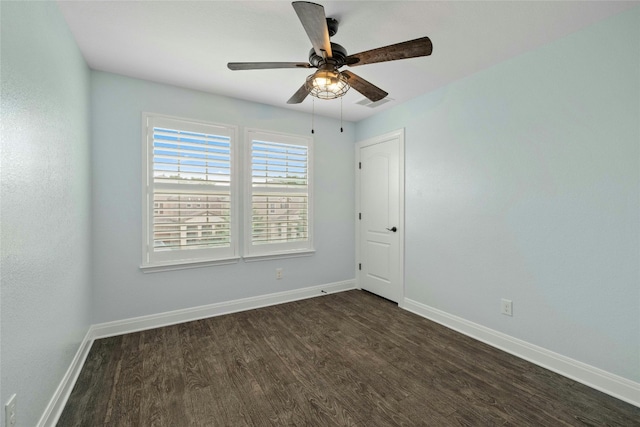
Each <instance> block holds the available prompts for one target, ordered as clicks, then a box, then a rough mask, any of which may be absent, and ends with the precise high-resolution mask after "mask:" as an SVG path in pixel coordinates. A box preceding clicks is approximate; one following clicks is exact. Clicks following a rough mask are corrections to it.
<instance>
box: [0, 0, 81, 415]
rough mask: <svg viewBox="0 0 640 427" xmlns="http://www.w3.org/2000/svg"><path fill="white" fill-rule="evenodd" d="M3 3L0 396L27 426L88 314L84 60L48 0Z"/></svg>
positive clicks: (65, 365)
mask: <svg viewBox="0 0 640 427" xmlns="http://www.w3.org/2000/svg"><path fill="white" fill-rule="evenodd" d="M1 8H2V10H1V15H2V18H1V19H2V51H1V55H2V131H1V134H2V144H1V147H2V163H1V166H2V169H1V173H2V188H1V194H0V196H1V199H0V202H1V219H2V228H1V242H2V248H1V254H2V269H1V275H2V276H1V280H2V289H1V298H2V301H1V308H2V310H1V323H2V326H1V328H2V329H1V333H2V338H1V339H2V350H1V351H2V353H1V358H2V390H1V398H0V402H2V406H4V403H5V402H6V401H7V399H8V398H9V397H10V395H11V394H13V393H17V394H18V425H21V426H33V425H35V424H36V423H37V421H38V419H39V418H40V416H41V415H42V413H43V411H44V409H45V407H46V405H47V403H48V401H49V400H50V399H51V397H52V396H53V394H54V392H55V389H56V387H57V386H58V384H59V383H60V380H61V379H62V377H63V375H64V373H65V371H66V370H67V368H68V367H69V365H70V363H71V360H72V358H73V356H74V355H75V352H76V350H77V349H78V345H79V343H80V341H81V340H82V338H83V336H84V335H85V333H86V332H87V329H88V327H89V323H90V322H89V317H90V316H89V310H90V304H91V288H90V285H89V280H90V271H89V261H90V249H91V248H90V243H89V232H90V226H89V220H90V206H91V205H90V193H89V189H90V172H89V148H90V146H89V120H90V117H89V70H88V68H87V66H86V65H85V63H84V60H83V59H82V56H81V55H80V53H79V51H78V49H77V47H76V45H75V42H74V40H73V38H72V36H71V34H70V32H69V31H68V28H67V26H66V23H65V22H64V21H63V19H62V16H61V14H60V13H59V10H58V7H57V5H56V4H55V2H5V1H3V2H1ZM2 420H3V421H2V422H4V411H3V415H2Z"/></svg>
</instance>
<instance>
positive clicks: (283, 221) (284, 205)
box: [245, 129, 313, 256]
mask: <svg viewBox="0 0 640 427" xmlns="http://www.w3.org/2000/svg"><path fill="white" fill-rule="evenodd" d="M246 141H247V150H246V152H247V154H248V155H247V162H246V169H247V172H246V174H245V176H247V178H248V179H247V181H248V185H247V187H248V191H247V193H248V195H249V198H250V203H246V205H247V207H248V208H249V209H248V211H247V212H246V213H245V217H246V221H245V224H246V225H245V233H246V237H245V242H246V244H245V252H246V254H247V255H249V256H250V255H258V256H260V255H276V254H282V253H297V252H301V251H310V250H312V249H313V248H312V238H311V237H312V232H311V231H312V215H311V214H312V209H311V205H312V204H311V201H312V200H311V171H312V167H311V165H312V146H311V139H310V138H306V137H298V136H292V135H281V134H275V133H269V132H263V131H256V130H251V129H249V130H247V132H246Z"/></svg>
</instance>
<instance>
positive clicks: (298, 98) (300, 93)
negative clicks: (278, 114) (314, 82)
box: [287, 83, 309, 104]
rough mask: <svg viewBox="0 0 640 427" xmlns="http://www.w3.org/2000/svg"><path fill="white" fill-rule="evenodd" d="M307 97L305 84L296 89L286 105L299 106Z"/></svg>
mask: <svg viewBox="0 0 640 427" xmlns="http://www.w3.org/2000/svg"><path fill="white" fill-rule="evenodd" d="M307 95H309V89H307V84H306V83H305V84H303V85H302V86H300V89H298V90H297V92H296V93H294V94H293V96H292V97H291V98H289V100H288V101H287V104H300V103H301V102H302V101H304V99H305V98H306V97H307Z"/></svg>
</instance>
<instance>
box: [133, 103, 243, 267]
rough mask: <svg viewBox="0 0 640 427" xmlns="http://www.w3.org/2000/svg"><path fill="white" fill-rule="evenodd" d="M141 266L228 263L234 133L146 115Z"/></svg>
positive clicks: (232, 237)
mask: <svg viewBox="0 0 640 427" xmlns="http://www.w3.org/2000/svg"><path fill="white" fill-rule="evenodd" d="M144 118H145V125H146V138H145V154H146V159H145V166H146V170H147V180H146V181H147V182H146V183H145V194H146V197H147V212H146V213H145V218H146V222H145V231H146V238H145V242H144V243H145V247H144V261H143V266H144V265H147V266H153V265H163V264H175V263H185V262H203V261H210V260H211V261H212V260H221V259H227V258H232V257H234V256H235V255H236V253H237V243H236V242H237V236H236V234H237V232H236V228H237V227H236V224H235V222H236V221H235V219H234V217H235V216H236V213H235V200H234V199H235V194H233V192H234V191H233V189H234V187H235V182H234V181H235V178H234V174H235V171H234V167H233V164H234V159H233V155H234V148H233V145H234V144H235V142H234V139H235V128H234V127H231V126H220V125H213V124H207V123H200V122H193V121H188V120H180V119H173V118H168V117H162V116H151V115H145V117H144Z"/></svg>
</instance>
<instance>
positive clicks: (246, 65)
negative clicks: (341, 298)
mask: <svg viewBox="0 0 640 427" xmlns="http://www.w3.org/2000/svg"><path fill="white" fill-rule="evenodd" d="M227 67H229V69H230V70H234V71H237V70H269V69H275V68H311V67H312V65H311V64H309V63H307V62H229V63H228V64H227Z"/></svg>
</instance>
